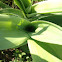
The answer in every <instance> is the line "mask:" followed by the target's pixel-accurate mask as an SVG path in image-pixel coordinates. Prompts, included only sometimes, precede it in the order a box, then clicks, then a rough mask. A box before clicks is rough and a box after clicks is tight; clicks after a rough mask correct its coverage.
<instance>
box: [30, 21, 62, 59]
mask: <svg viewBox="0 0 62 62" xmlns="http://www.w3.org/2000/svg"><path fill="white" fill-rule="evenodd" d="M31 23H32V24H33V25H35V26H36V25H37V26H38V28H37V29H36V30H35V32H34V33H29V35H30V36H31V38H32V39H33V40H35V41H36V40H37V41H38V42H44V43H48V44H47V45H46V47H47V48H46V47H44V46H45V44H44V45H43V47H44V48H45V49H46V50H47V51H48V52H50V53H51V54H52V53H53V54H54V55H55V56H56V57H58V58H60V59H62V55H61V50H62V27H60V26H58V25H56V24H53V23H51V22H47V21H33V22H31ZM41 46H42V45H41ZM48 48H49V50H48ZM50 49H52V51H51V50H50ZM54 52H55V53H54Z"/></svg>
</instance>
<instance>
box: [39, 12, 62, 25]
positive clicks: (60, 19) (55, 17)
mask: <svg viewBox="0 0 62 62" xmlns="http://www.w3.org/2000/svg"><path fill="white" fill-rule="evenodd" d="M45 15H46V16H43V17H42V15H41V16H40V17H39V18H40V20H46V21H49V22H53V23H55V24H57V25H59V26H62V13H54V14H49V15H48V14H45Z"/></svg>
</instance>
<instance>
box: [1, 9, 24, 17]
mask: <svg viewBox="0 0 62 62" xmlns="http://www.w3.org/2000/svg"><path fill="white" fill-rule="evenodd" d="M0 14H14V15H17V16H20V17H22V18H25V17H24V15H23V11H20V10H18V9H13V8H6V9H1V10H0Z"/></svg>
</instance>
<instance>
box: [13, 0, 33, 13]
mask: <svg viewBox="0 0 62 62" xmlns="http://www.w3.org/2000/svg"><path fill="white" fill-rule="evenodd" d="M14 1H15V3H16V5H17V6H18V7H19V8H20V9H21V10H23V11H24V13H28V12H30V11H31V5H32V3H31V0H14ZM27 8H29V10H28V11H27Z"/></svg>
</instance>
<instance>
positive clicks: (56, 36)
mask: <svg viewBox="0 0 62 62" xmlns="http://www.w3.org/2000/svg"><path fill="white" fill-rule="evenodd" d="M14 1H15V3H16V4H17V5H18V7H19V8H20V9H21V10H18V9H12V8H10V7H9V6H4V5H5V4H3V3H1V2H0V3H1V4H3V6H4V7H2V6H1V8H2V9H0V50H4V49H9V48H17V47H19V46H22V47H24V45H25V44H28V47H29V50H30V53H31V56H32V59H33V62H56V61H57V62H62V55H61V53H62V52H61V51H62V27H61V26H62V23H61V22H62V17H61V16H62V8H61V7H62V6H61V5H60V4H61V3H62V1H58V2H56V3H55V2H54V3H55V4H56V5H55V6H54V7H52V5H53V2H50V1H46V2H42V4H40V3H41V2H40V3H36V4H34V5H32V3H31V0H26V1H27V4H28V5H26V4H25V2H26V1H25V0H20V1H19V0H14ZM46 4H48V8H46ZM57 4H58V5H57ZM25 5H26V6H25ZM39 5H40V7H39ZM38 7H39V8H41V9H38ZM27 8H29V10H28V11H27ZM26 11H27V12H26ZM34 15H35V16H34ZM39 15H40V16H39ZM52 16H55V18H54V17H52ZM34 17H35V19H33V18H34ZM39 17H40V18H39ZM49 17H50V18H51V19H50V18H49ZM53 18H54V19H55V21H54V19H53ZM58 19H59V20H58ZM44 20H48V21H50V22H48V21H44ZM30 21H31V22H30ZM52 22H54V23H56V24H58V25H56V24H54V23H52ZM58 22H59V23H58ZM59 25H60V26H59Z"/></svg>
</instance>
